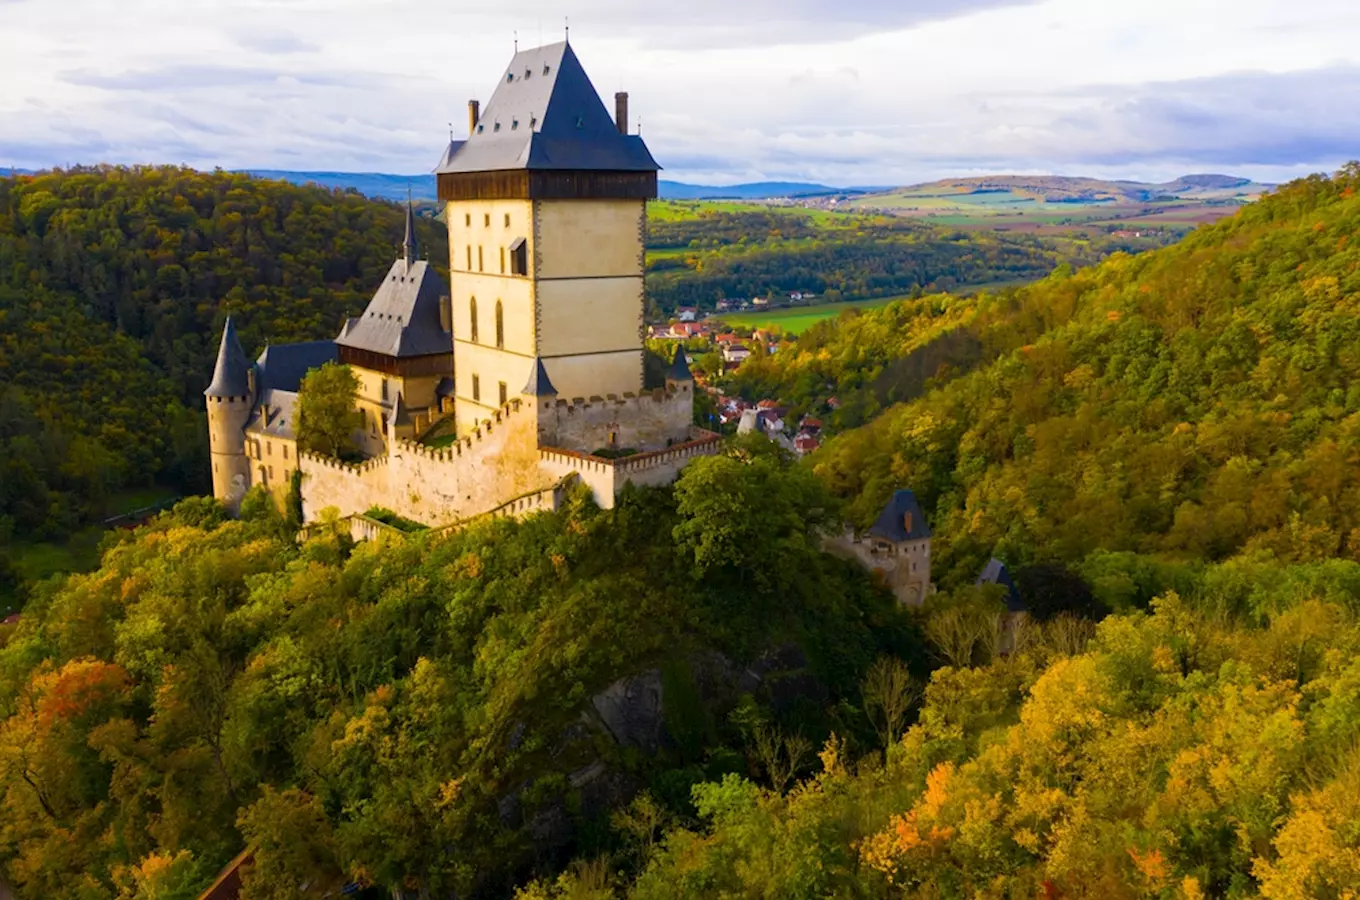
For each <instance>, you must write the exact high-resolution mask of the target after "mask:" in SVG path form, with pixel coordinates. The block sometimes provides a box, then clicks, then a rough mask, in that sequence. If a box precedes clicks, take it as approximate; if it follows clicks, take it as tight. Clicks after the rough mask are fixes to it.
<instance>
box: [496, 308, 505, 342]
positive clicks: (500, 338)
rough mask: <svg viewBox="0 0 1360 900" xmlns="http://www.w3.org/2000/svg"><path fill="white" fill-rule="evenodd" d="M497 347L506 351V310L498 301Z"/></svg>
mask: <svg viewBox="0 0 1360 900" xmlns="http://www.w3.org/2000/svg"><path fill="white" fill-rule="evenodd" d="M496 346H497V347H499V348H500V349H502V350H504V349H505V310H504V309H502V308H501V301H499V300H497V301H496Z"/></svg>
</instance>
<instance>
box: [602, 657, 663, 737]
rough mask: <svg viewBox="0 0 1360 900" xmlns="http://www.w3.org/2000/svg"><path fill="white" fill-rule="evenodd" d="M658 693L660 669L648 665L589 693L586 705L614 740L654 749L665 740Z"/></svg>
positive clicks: (660, 698) (661, 701)
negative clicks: (631, 674) (596, 691)
mask: <svg viewBox="0 0 1360 900" xmlns="http://www.w3.org/2000/svg"><path fill="white" fill-rule="evenodd" d="M662 695H663V691H662V688H661V670H660V669H648V670H647V671H646V672H643V673H642V674H640V675H634V676H632V677H630V678H621V679H619V680H618V681H616V682H614V683H613V684H611V685H610V686H609V687H607V688H605V689H604V690H603V691H600V693H598V694H596V695H595V696H594V697H591V698H590V705H591V708H592V709H594V710H595V714H596V715H598V716H599V717H600V722H601V723H602V724H603V725H604V727H605V728H606V729H607V730H608V732H609V734H610V736H611V737H613V738H614V741H615V743H617V744H619V745H620V746H623V747H636V748H638V749H639V750H645V751H647V752H648V753H655V752H656V751H657V750H659V749H661V747H662V746H664V745H665V744H667V743H668V742H669V741H668V738H667V735H666V725H665V722H664V721H663V718H662V704H663V702H664V697H663V696H662Z"/></svg>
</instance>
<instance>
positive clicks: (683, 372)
mask: <svg viewBox="0 0 1360 900" xmlns="http://www.w3.org/2000/svg"><path fill="white" fill-rule="evenodd" d="M666 380H667V381H693V380H694V376H693V375H691V374H690V371H689V358H688V357H687V356H686V355H685V345H684V344H680V345H678V346H677V347H676V348H675V359H673V360H671V367H670V368H669V369H667V370H666Z"/></svg>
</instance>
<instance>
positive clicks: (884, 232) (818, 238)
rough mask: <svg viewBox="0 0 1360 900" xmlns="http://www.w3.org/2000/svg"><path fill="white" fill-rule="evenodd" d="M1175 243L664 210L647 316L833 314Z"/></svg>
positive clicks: (765, 210) (733, 208) (770, 213)
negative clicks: (840, 305) (722, 307)
mask: <svg viewBox="0 0 1360 900" xmlns="http://www.w3.org/2000/svg"><path fill="white" fill-rule="evenodd" d="M1172 239H1173V236H1172V235H1171V234H1169V233H1168V234H1157V235H1150V236H1144V237H1133V236H1129V235H1122V236H1116V235H1110V234H1105V233H1073V234H1068V233H1060V232H1054V233H1052V234H1045V235H1042V236H1040V235H1033V234H1025V233H1006V232H1003V231H1001V230H998V229H991V228H978V229H966V228H960V227H956V226H951V225H949V224H946V223H937V222H925V221H919V220H913V219H910V218H906V217H901V216H896V215H889V214H885V213H881V212H880V213H867V212H849V211H847V212H837V211H831V210H823V209H805V208H800V207H789V206H777V205H760V204H751V203H737V202H721V201H720V202H701V201H664V202H658V203H654V204H651V205H650V208H649V227H648V236H647V255H646V268H647V276H646V287H647V301H648V316H649V318H651V319H652V320H654V321H656V320H661V319H664V318H666V317H667V316H669V315H670V314H671V313H672V312H673V311H674V310H675V309H676V308H678V307H681V306H693V307H697V308H699V309H701V310H705V311H711V310H713V309H715V308H716V305H717V303H718V301H719V300H721V299H724V298H726V299H738V300H750V299H753V298H756V297H773V298H779V297H787V296H789V295H790V294H792V293H796V292H811V293H814V294H816V295H817V296H818V297H820V298H822V299H823V300H825V301H827V302H836V301H840V300H875V299H883V298H888V297H896V296H901V295H904V294H911V293H915V292H917V291H920V292H925V293H934V292H940V291H957V290H960V289H965V288H968V287H969V286H975V285H986V284H992V283H998V282H1003V283H1013V282H1017V281H1029V280H1034V279H1036V278H1040V277H1042V276H1044V275H1046V274H1047V273H1048V272H1050V271H1052V269H1053V268H1054V267H1055V266H1057V265H1060V264H1062V263H1071V264H1073V265H1077V266H1082V265H1089V264H1091V263H1094V262H1097V261H1099V260H1100V259H1103V258H1104V257H1105V256H1107V255H1109V254H1110V253H1113V252H1116V251H1128V252H1138V251H1140V250H1145V249H1149V248H1151V247H1154V246H1158V245H1160V244H1163V243H1166V242H1169V241H1170V240H1172ZM793 327H806V325H801V326H799V325H795V326H793Z"/></svg>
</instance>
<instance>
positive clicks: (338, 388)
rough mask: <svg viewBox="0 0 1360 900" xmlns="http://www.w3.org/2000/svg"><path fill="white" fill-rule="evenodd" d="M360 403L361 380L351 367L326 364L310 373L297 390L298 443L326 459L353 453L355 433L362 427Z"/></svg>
mask: <svg viewBox="0 0 1360 900" xmlns="http://www.w3.org/2000/svg"><path fill="white" fill-rule="evenodd" d="M358 401H359V378H358V376H357V375H355V374H354V372H353V371H351V370H350V367H349V366H342V365H340V364H338V363H326V364H325V365H324V366H322V367H321V368H319V369H313V370H312V371H310V372H308V373H307V374H306V376H304V377H303V379H302V388H301V390H300V391H298V400H297V405H298V409H297V432H298V443H299V444H300V445H301V446H303V447H304V448H306V449H308V450H311V451H313V452H314V453H324V454H325V455H327V456H334V457H345V456H348V455H351V454H353V453H354V452H355V445H354V432H355V431H357V430H358V429H359V428H361V427H362V426H363V418H362V414H361V413H360V412H359V410H358V408H357V406H358Z"/></svg>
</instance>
